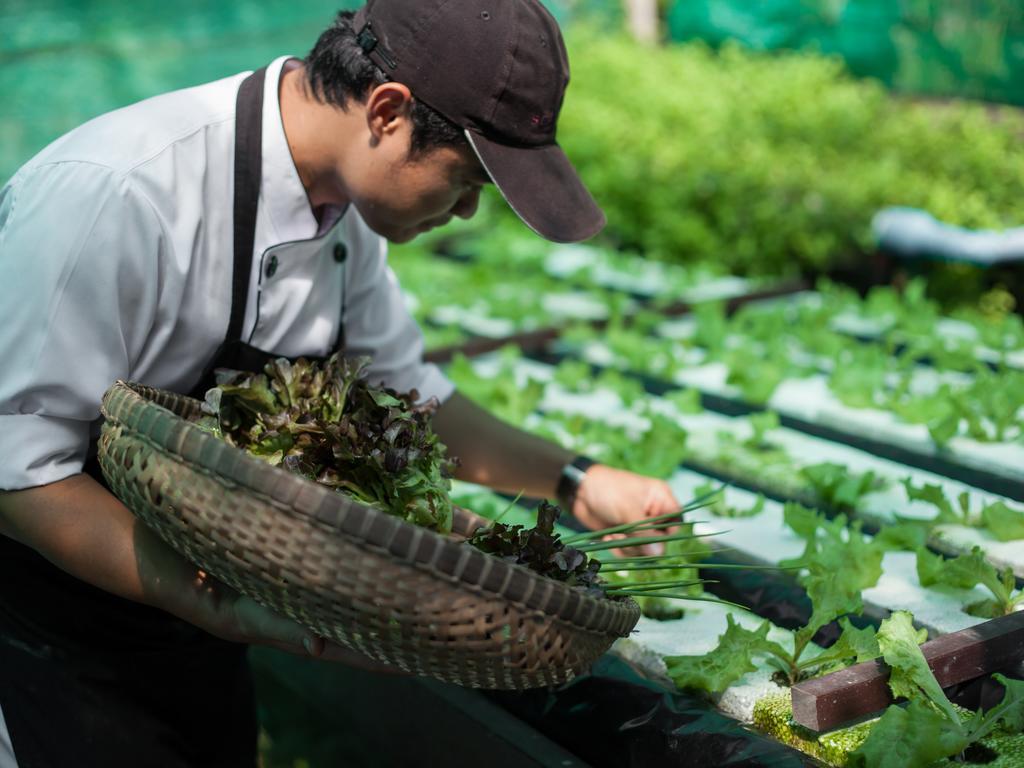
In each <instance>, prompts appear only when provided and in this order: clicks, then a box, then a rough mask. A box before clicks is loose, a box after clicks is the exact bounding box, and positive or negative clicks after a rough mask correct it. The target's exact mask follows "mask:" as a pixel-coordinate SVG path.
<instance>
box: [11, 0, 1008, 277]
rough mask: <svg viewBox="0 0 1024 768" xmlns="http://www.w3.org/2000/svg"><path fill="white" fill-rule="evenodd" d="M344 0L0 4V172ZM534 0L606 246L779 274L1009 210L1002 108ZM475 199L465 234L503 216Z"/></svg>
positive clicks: (998, 223)
mask: <svg viewBox="0 0 1024 768" xmlns="http://www.w3.org/2000/svg"><path fill="white" fill-rule="evenodd" d="M355 5H358V0H338V1H337V2H336V3H335V4H334V5H332V6H323V5H322V4H321V3H314V2H312V0H287V2H286V0H265V2H260V3H255V2H251V1H249V2H240V3H234V4H229V5H210V4H208V3H203V2H200V0H179V2H175V3H172V4H168V3H161V2H157V0H139V1H138V2H136V3H134V4H125V3H122V2H119V0H32V2H29V0H9V2H5V3H3V4H0V28H2V29H3V30H4V34H3V35H2V36H0V65H2V66H0V91H2V92H3V93H4V95H5V107H4V109H3V111H2V112H0V181H3V180H5V179H6V178H7V177H8V176H9V175H10V174H12V173H13V172H14V171H15V170H16V169H17V167H18V166H20V165H21V164H22V163H24V162H25V161H26V160H28V159H29V158H30V157H31V155H32V154H33V153H35V152H36V151H38V150H39V149H41V148H42V147H43V146H44V145H45V144H46V143H47V142H49V141H51V140H52V139H54V138H56V137H57V136H59V135H60V134H61V133H63V132H65V131H67V130H69V129H71V128H73V127H74V126H76V125H78V124H79V123H81V122H83V121H85V120H87V119H88V118H90V117H92V116H95V115H97V114H100V113H102V112H104V111H107V110H110V109H114V108H116V107H119V106H123V105H125V104H128V103H131V102H133V101H136V100H138V99H141V98H145V97H147V96H151V95H154V94H156V93H159V92H162V91H166V90H170V89H173V88H178V87H184V86H187V85H193V84H196V83H200V82H204V81H208V80H212V79H215V78H217V77H223V76H226V75H229V74H232V73H235V72H238V71H241V70H243V69H247V68H253V67H255V66H259V65H260V64H262V63H264V62H266V61H268V60H270V59H271V58H273V57H274V56H277V55H280V54H282V53H289V52H290V53H294V54H298V55H301V54H303V53H304V52H305V51H306V50H308V48H309V47H310V46H311V45H312V43H313V41H314V40H315V39H316V36H317V35H318V34H319V32H320V31H321V30H322V29H323V28H324V27H325V26H326V25H327V23H329V21H330V19H331V16H332V14H333V12H334V10H336V8H337V7H339V6H342V7H353V6H355ZM548 5H549V6H550V7H551V8H552V9H553V10H554V11H555V13H556V15H557V16H559V18H560V19H561V20H562V21H563V22H564V23H565V25H566V28H567V29H568V30H569V35H568V43H569V49H570V58H571V60H572V68H573V82H572V85H571V87H570V89H569V91H568V95H567V99H566V106H565V110H564V113H563V118H562V122H561V125H560V130H559V138H560V141H561V142H562V144H563V145H564V146H565V147H566V149H567V151H568V152H569V154H570V157H571V158H572V159H573V161H574V162H575V164H576V165H577V167H578V168H579V169H580V171H581V174H582V175H583V177H584V178H585V180H586V181H587V183H588V184H589V186H590V187H591V189H592V191H593V192H594V194H595V196H596V197H597V199H598V200H599V201H600V202H601V204H602V205H603V206H604V208H605V209H606V211H607V213H608V218H609V226H608V229H607V231H606V234H605V241H606V243H607V244H609V245H611V246H615V247H625V248H627V249H630V250H635V251H639V252H642V253H644V254H645V255H648V256H653V257H656V258H661V259H666V260H671V261H679V262H691V263H692V262H705V263H707V262H713V263H715V264H716V265H718V266H720V267H722V268H724V269H729V270H733V271H735V272H739V273H745V274H782V273H787V272H794V271H797V270H818V269H820V268H823V267H826V266H829V265H831V264H832V263H833V261H834V260H835V259H837V258H839V259H845V260H847V261H851V262H854V263H856V260H857V259H858V258H859V257H861V256H862V255H863V254H864V253H865V252H867V251H868V250H870V242H869V234H868V222H869V221H870V218H871V216H872V215H873V214H874V212H875V211H876V210H877V209H878V208H880V207H882V206H885V205H893V204H905V205H913V206H919V207H922V208H926V209H927V210H929V211H930V212H932V213H933V214H935V215H936V216H938V217H939V218H941V219H943V220H945V221H948V222H951V223H956V224H963V225H966V226H972V227H997V228H998V227H1002V226H1009V225H1017V224H1021V223H1022V221H1024V203H1021V202H1020V201H1021V200H1024V194H1022V193H1024V152H1021V137H1022V136H1024V119H1022V118H1021V117H1020V116H1019V115H1018V114H1017V113H1016V112H1011V111H1009V110H1005V111H1002V112H1000V113H998V114H997V115H996V116H995V118H993V116H992V115H991V114H990V113H989V111H987V110H986V109H985V108H983V107H980V106H976V105H965V104H960V103H951V104H947V105H942V106H938V107H937V106H935V105H915V104H910V103H906V102H903V101H900V100H895V99H893V98H891V97H890V96H889V95H888V94H887V92H886V91H885V90H884V89H883V88H882V87H881V86H880V85H878V84H877V83H874V82H871V81H858V80H855V79H853V78H852V77H851V76H849V75H848V74H847V73H846V72H845V70H844V69H843V65H842V64H841V63H839V61H838V60H837V59H829V58H823V57H821V56H817V55H813V54H809V53H804V54H793V53H790V54H780V55H774V54H757V53H749V52H744V51H742V50H740V49H739V48H738V47H737V46H730V45H726V46H724V47H723V49H722V50H721V51H719V52H714V51H712V50H711V49H710V48H708V47H707V46H705V45H704V44H701V43H695V44H687V45H675V46H670V47H664V48H659V47H645V46H640V45H637V44H635V43H632V42H629V41H627V40H625V39H620V38H617V37H610V36H609V33H608V30H609V29H610V28H614V27H615V26H617V25H619V24H621V10H620V4H619V3H618V2H615V1H614V0H600V2H598V1H597V0H548ZM583 18H585V19H588V20H589V21H590V23H591V24H592V25H593V26H592V28H585V27H583V26H582V25H581V24H580V23H578V22H579V20H580V19H583ZM588 29H589V31H588ZM596 30H602V31H601V32H598V31H596ZM493 196H494V198H497V195H496V193H493ZM491 203H497V204H492V205H491V206H489V209H490V210H492V211H495V213H493V214H487V215H483V214H482V218H486V219H487V220H486V221H481V222H480V224H481V225H483V226H484V227H485V228H490V227H495V228H497V225H501V226H502V227H505V228H513V229H514V228H516V227H519V225H518V224H517V223H513V219H514V217H513V215H512V214H511V212H509V211H508V209H507V207H506V206H505V205H504V204H503V203H501V201H500V200H498V199H494V200H491ZM521 231H523V232H525V229H524V228H523V229H521ZM956 282H957V284H961V283H962V280H959V279H958V280H956Z"/></svg>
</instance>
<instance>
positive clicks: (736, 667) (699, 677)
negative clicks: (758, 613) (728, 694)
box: [664, 614, 785, 693]
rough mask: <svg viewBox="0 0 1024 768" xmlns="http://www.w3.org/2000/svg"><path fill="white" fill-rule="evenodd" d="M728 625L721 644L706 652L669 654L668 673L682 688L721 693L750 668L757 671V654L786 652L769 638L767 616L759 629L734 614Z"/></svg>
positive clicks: (719, 638) (667, 658)
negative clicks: (702, 653) (741, 621)
mask: <svg viewBox="0 0 1024 768" xmlns="http://www.w3.org/2000/svg"><path fill="white" fill-rule="evenodd" d="M726 621H727V627H726V630H725V632H724V633H722V634H721V635H719V637H718V646H717V647H716V648H715V650H713V651H711V652H710V653H706V654H704V655H702V656H666V657H665V658H664V661H665V666H666V667H667V669H668V675H669V677H670V678H672V680H673V682H674V683H675V684H676V686H678V687H679V688H684V689H685V688H696V689H698V690H702V691H708V692H710V693H720V692H721V691H724V690H725V689H726V688H728V687H729V686H730V685H732V683H734V682H736V681H737V680H739V679H740V678H741V677H743V675H745V674H747V673H748V672H753V671H754V670H755V669H757V667H756V666H755V665H754V662H753V659H754V657H755V656H758V655H763V654H766V653H776V654H785V651H784V650H783V649H782V647H781V646H779V645H778V644H777V643H775V642H773V641H771V640H769V639H768V630H769V629H771V622H770V621H768V620H767V619H765V620H764V621H763V622H762V623H761V625H760V626H759V627H758V628H757V629H756V630H753V631H752V630H749V629H744V628H743V627H742V626H740V625H739V624H737V623H736V621H735V620H734V619H733V617H732V614H727V615H726Z"/></svg>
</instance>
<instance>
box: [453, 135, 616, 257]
mask: <svg viewBox="0 0 1024 768" xmlns="http://www.w3.org/2000/svg"><path fill="white" fill-rule="evenodd" d="M466 138H467V139H469V143H470V145H471V146H472V147H473V151H474V152H476V155H477V158H479V160H480V163H481V164H482V165H483V167H484V170H485V171H487V175H488V176H490V177H491V181H493V182H494V184H495V186H496V187H497V188H498V190H499V191H500V192H501V194H502V196H503V197H504V198H505V200H506V201H507V202H508V204H509V206H511V208H512V210H513V211H515V212H516V215H518V216H519V218H520V219H522V220H523V223H525V224H526V226H528V227H529V228H530V229H532V230H533V231H534V232H536V233H537V234H538V235H540V236H541V237H544V238H547V239H548V240H553V241H554V242H556V243H575V242H579V241H580V240H586V239H587V238H590V237H593V236H594V235H596V234H597V233H598V232H600V231H601V230H602V229H603V228H604V225H605V217H604V213H603V212H602V211H601V209H600V207H598V205H597V203H596V202H595V201H594V198H593V197H591V196H590V192H588V191H587V188H586V187H585V186H583V182H582V181H580V177H579V176H578V175H577V173H576V169H575V168H573V167H572V163H570V162H569V158H568V157H566V154H565V152H563V151H562V148H561V147H559V146H558V145H557V144H547V145H544V146H540V147H522V146H508V145H505V144H498V143H497V142H494V141H491V140H490V139H488V138H485V137H484V136H481V135H480V134H479V133H474V132H473V131H470V130H467V131H466Z"/></svg>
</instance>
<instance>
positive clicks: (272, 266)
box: [266, 253, 277, 277]
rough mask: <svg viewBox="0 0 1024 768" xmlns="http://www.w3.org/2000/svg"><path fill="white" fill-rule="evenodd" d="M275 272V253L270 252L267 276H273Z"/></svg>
mask: <svg viewBox="0 0 1024 768" xmlns="http://www.w3.org/2000/svg"><path fill="white" fill-rule="evenodd" d="M275 272H277V254H274V253H272V254H270V261H268V262H267V270H266V274H267V277H273V276H274V273H275Z"/></svg>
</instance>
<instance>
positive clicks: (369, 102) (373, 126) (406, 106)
mask: <svg viewBox="0 0 1024 768" xmlns="http://www.w3.org/2000/svg"><path fill="white" fill-rule="evenodd" d="M411 112H412V93H411V92H410V91H409V88H408V87H407V86H405V85H403V84H402V83H382V84H381V85H378V86H377V87H376V88H374V89H373V90H371V91H370V93H369V95H368V96H367V97H366V121H367V127H368V128H369V129H370V135H371V137H372V139H373V141H375V142H376V141H380V140H381V139H382V138H384V136H386V135H389V134H394V133H395V132H396V131H398V130H400V129H401V128H402V127H403V123H404V122H405V121H408V120H409V119H410V115H411Z"/></svg>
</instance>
